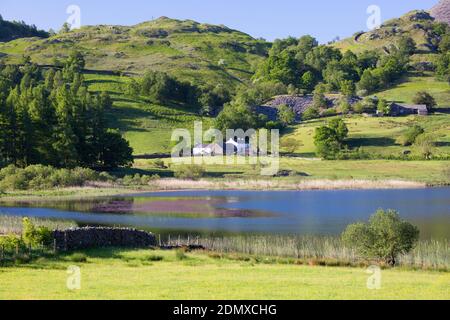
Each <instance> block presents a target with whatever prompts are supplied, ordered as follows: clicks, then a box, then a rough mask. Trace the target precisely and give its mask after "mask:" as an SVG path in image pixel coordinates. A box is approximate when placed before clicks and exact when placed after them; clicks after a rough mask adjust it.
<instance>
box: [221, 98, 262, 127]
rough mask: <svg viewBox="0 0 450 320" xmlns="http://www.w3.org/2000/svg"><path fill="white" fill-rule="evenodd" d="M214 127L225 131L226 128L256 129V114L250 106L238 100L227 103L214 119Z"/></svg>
mask: <svg viewBox="0 0 450 320" xmlns="http://www.w3.org/2000/svg"><path fill="white" fill-rule="evenodd" d="M215 125H216V128H218V129H219V130H222V131H225V130H227V129H233V130H236V129H243V130H244V131H246V130H248V129H256V128H257V126H258V118H257V115H256V114H255V113H254V112H253V111H252V110H251V108H250V107H248V106H247V105H245V104H243V103H242V102H240V101H233V102H230V103H227V104H226V105H225V106H224V108H223V110H222V111H221V112H220V114H219V115H218V116H217V118H216V121H215Z"/></svg>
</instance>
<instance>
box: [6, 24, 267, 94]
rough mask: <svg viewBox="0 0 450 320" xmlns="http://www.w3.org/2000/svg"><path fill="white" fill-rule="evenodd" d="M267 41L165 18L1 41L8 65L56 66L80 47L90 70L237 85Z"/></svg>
mask: <svg viewBox="0 0 450 320" xmlns="http://www.w3.org/2000/svg"><path fill="white" fill-rule="evenodd" d="M269 46H270V44H269V43H267V42H265V41H260V40H256V39H253V38H252V37H251V36H249V35H247V34H245V33H242V32H239V31H236V30H232V29H229V28H227V27H225V26H216V25H209V24H201V23H198V22H195V21H192V20H184V21H181V20H174V19H169V18H166V17H161V18H158V19H156V20H153V21H149V22H144V23H141V24H138V25H135V26H131V27H128V26H109V25H98V26H85V27H82V28H81V29H78V30H74V31H71V32H67V33H60V34H57V35H54V36H52V37H50V38H47V39H42V38H38V37H34V38H23V39H17V40H14V41H10V42H6V43H0V53H1V54H0V55H6V56H5V57H4V61H5V62H7V63H8V62H15V61H17V60H18V59H19V58H20V57H21V56H22V55H24V54H26V55H29V56H30V57H31V58H32V61H33V62H35V63H38V64H44V65H52V64H55V61H56V60H58V59H59V60H63V59H65V58H66V57H67V56H68V54H69V52H70V51H71V50H73V49H77V50H79V51H80V52H82V53H83V54H84V55H85V59H86V68H88V69H94V70H103V71H115V72H121V73H125V74H129V75H139V74H143V73H144V72H145V71H146V70H150V69H151V70H159V71H164V72H167V73H169V74H171V75H173V76H176V77H177V78H179V79H181V80H189V81H192V82H194V83H216V84H218V83H222V84H224V85H227V86H235V85H237V84H239V83H241V82H246V81H248V80H249V79H250V77H251V76H252V72H251V70H252V64H254V63H257V62H258V61H260V60H261V59H263V58H264V56H265V55H266V52H267V49H268V47H269Z"/></svg>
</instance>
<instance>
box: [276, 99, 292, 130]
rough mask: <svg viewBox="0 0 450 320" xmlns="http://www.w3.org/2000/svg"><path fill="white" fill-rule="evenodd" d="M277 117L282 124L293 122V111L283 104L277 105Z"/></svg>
mask: <svg viewBox="0 0 450 320" xmlns="http://www.w3.org/2000/svg"><path fill="white" fill-rule="evenodd" d="M278 119H279V120H280V122H281V123H282V124H283V125H284V126H288V125H290V124H293V123H294V122H295V112H294V110H292V108H290V107H288V106H287V105H285V104H282V105H281V106H279V107H278Z"/></svg>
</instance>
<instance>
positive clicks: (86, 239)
mask: <svg viewBox="0 0 450 320" xmlns="http://www.w3.org/2000/svg"><path fill="white" fill-rule="evenodd" d="M53 237H54V239H55V246H56V248H55V249H56V250H58V251H71V250H79V249H88V248H105V247H129V248H147V247H151V246H156V238H155V236H154V235H153V234H151V233H148V232H145V231H140V230H136V229H126V228H77V229H68V230H64V231H58V230H57V231H54V232H53Z"/></svg>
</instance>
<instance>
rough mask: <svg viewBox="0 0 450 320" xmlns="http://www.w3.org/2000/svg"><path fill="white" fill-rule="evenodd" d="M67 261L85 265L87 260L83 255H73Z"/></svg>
mask: <svg viewBox="0 0 450 320" xmlns="http://www.w3.org/2000/svg"><path fill="white" fill-rule="evenodd" d="M69 260H70V261H72V262H77V263H86V262H87V260H88V258H87V256H86V255H85V254H84V253H74V254H72V255H71V256H69Z"/></svg>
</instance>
